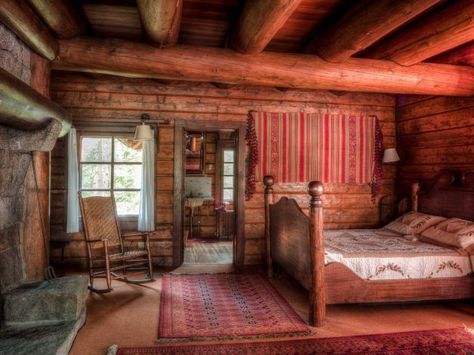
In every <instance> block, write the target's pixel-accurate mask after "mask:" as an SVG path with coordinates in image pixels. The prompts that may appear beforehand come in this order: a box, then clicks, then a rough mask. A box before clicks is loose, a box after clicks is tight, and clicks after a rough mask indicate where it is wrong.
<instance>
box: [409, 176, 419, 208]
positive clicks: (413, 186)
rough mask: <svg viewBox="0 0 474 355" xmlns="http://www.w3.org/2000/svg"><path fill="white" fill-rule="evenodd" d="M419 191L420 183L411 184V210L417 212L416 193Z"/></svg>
mask: <svg viewBox="0 0 474 355" xmlns="http://www.w3.org/2000/svg"><path fill="white" fill-rule="evenodd" d="M419 192H420V183H419V182H414V183H413V184H411V210H412V211H413V212H418V194H419Z"/></svg>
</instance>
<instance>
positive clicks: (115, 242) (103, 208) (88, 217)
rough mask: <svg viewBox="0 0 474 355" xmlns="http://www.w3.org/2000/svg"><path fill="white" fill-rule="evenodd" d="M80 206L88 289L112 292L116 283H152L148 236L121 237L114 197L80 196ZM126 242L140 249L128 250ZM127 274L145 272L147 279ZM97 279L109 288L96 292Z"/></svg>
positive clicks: (139, 233) (131, 235)
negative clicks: (136, 243)
mask: <svg viewBox="0 0 474 355" xmlns="http://www.w3.org/2000/svg"><path fill="white" fill-rule="evenodd" d="M79 204H80V207H81V214H82V224H83V226H84V236H85V241H86V245H87V256H88V263H89V277H90V286H89V289H90V290H91V291H94V292H100V293H105V292H110V291H112V280H113V279H118V280H121V281H125V282H130V283H144V282H150V281H153V266H152V261H151V253H150V241H149V234H148V233H141V232H137V233H127V234H122V233H121V231H120V226H119V223H118V218H117V211H116V207H115V201H114V198H113V197H102V196H93V197H82V195H81V193H80V192H79ZM124 241H134V242H138V245H139V247H136V248H135V249H133V248H125V247H124ZM140 242H141V243H140ZM140 244H141V245H142V246H141V247H140ZM127 270H133V271H134V274H136V273H137V271H141V272H143V271H145V272H146V273H147V274H148V275H147V277H146V278H144V279H138V280H137V279H129V278H128V276H130V275H131V274H128V275H127ZM120 271H121V273H120V274H117V272H120ZM94 278H105V279H106V282H107V288H105V289H98V288H95V287H94Z"/></svg>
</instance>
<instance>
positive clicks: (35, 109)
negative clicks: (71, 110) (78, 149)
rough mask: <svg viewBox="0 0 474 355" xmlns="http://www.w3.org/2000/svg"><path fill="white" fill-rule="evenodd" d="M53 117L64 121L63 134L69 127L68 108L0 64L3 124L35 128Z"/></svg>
mask: <svg viewBox="0 0 474 355" xmlns="http://www.w3.org/2000/svg"><path fill="white" fill-rule="evenodd" d="M51 119H56V120H58V121H60V122H61V124H62V130H61V134H60V135H61V136H63V135H65V134H66V133H67V132H68V131H69V128H70V127H71V123H70V122H69V118H68V113H67V112H66V110H64V109H63V108H61V107H60V106H59V105H58V104H56V103H54V102H53V101H51V100H50V99H48V98H46V97H45V96H43V95H42V94H40V93H38V92H37V91H36V90H34V89H32V88H31V87H30V86H28V85H27V84H25V83H24V82H22V81H21V80H19V79H17V78H16V77H14V76H13V75H12V74H10V73H8V72H7V71H5V70H3V69H1V68H0V124H5V125H7V126H13V127H18V128H22V129H35V128H41V127H44V126H46V125H47V124H48V123H49V122H50V120H51Z"/></svg>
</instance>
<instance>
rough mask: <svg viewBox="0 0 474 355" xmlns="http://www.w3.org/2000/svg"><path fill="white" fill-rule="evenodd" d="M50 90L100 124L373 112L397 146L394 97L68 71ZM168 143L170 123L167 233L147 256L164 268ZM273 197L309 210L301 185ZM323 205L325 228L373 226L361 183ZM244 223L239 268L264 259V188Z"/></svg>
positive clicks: (57, 225)
mask: <svg viewBox="0 0 474 355" xmlns="http://www.w3.org/2000/svg"><path fill="white" fill-rule="evenodd" d="M52 92H53V99H54V100H55V101H56V102H57V103H58V104H60V105H61V106H63V107H64V108H66V109H67V110H69V111H70V112H71V113H72V115H73V118H74V122H76V123H77V122H81V123H88V122H89V123H91V124H93V123H97V122H101V121H103V122H115V123H116V124H117V125H119V124H120V123H122V122H127V121H130V120H135V121H136V120H137V118H138V117H139V115H140V114H141V113H142V112H148V113H150V115H151V116H152V118H169V119H171V120H172V122H173V120H174V119H184V120H234V121H245V120H246V118H247V112H248V111H249V110H261V111H293V112H294V111H307V112H328V113H353V114H364V115H368V114H374V115H377V116H378V117H379V119H380V121H381V126H382V130H383V133H384V136H385V146H386V147H393V146H394V145H395V98H394V96H392V95H383V94H361V93H345V94H342V93H334V92H329V91H314V90H280V89H273V88H264V87H240V86H221V85H213V84H208V83H184V82H172V83H166V82H161V81H158V80H151V79H127V78H117V77H107V76H87V75H84V74H72V73H70V74H67V73H57V74H55V75H54V77H53V80H52ZM173 139H174V129H173V123H172V124H171V126H162V127H161V128H160V136H159V152H158V161H157V167H156V174H157V178H156V181H157V182H156V186H157V197H156V201H157V210H156V213H157V224H159V225H161V226H166V227H168V229H169V231H168V232H166V233H163V232H160V233H159V238H160V241H159V242H156V243H154V244H155V246H154V247H153V254H154V256H155V257H157V259H158V260H157V261H159V262H160V263H165V264H168V265H169V264H171V260H172V259H171V257H172V254H171V252H172V239H171V238H172V234H171V230H172V223H173V149H174V146H173ZM63 149H64V146H63V145H61V143H59V145H58V147H57V148H56V149H55V152H54V155H53V166H52V169H53V179H52V185H53V186H52V188H53V191H52V192H53V194H52V211H51V214H52V218H51V220H52V221H53V222H52V223H54V224H53V225H52V228H51V229H52V232H53V234H58V233H59V234H61V233H62V230H63V224H64V196H65V187H64V160H63V157H64V151H63ZM384 172H385V177H384V180H383V182H382V184H383V186H382V195H384V194H391V193H393V191H394V185H395V168H394V167H393V166H392V167H391V166H385V167H384ZM275 192H276V196H277V197H278V196H279V195H282V194H285V195H286V194H291V195H292V196H293V197H295V198H296V199H297V201H298V202H299V203H300V205H301V206H302V207H304V208H305V209H307V206H308V203H309V201H308V195H307V193H306V184H285V185H280V186H275ZM324 202H325V205H326V208H325V222H326V224H327V225H328V226H329V227H331V228H350V227H361V228H362V227H370V226H374V225H377V223H378V221H379V212H378V204H376V205H373V204H372V202H371V197H370V188H369V187H368V186H367V185H365V186H348V185H327V186H326V187H325V195H324ZM245 223H246V225H245V233H246V244H245V263H246V264H255V263H261V262H262V261H263V256H264V239H263V237H264V236H263V229H264V210H263V184H262V183H259V184H258V186H257V193H256V194H255V196H254V197H253V198H252V199H251V200H250V201H249V202H247V203H246V205H245ZM76 237H77V236H76ZM78 243H79V242H78ZM81 248H83V247H81ZM66 256H67V258H68V259H69V258H70V259H69V260H72V259H79V260H84V257H85V253H82V254H81V253H80V249H72V247H71V249H70V250H67V251H66Z"/></svg>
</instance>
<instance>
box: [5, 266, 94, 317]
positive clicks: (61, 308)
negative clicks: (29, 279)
mask: <svg viewBox="0 0 474 355" xmlns="http://www.w3.org/2000/svg"><path fill="white" fill-rule="evenodd" d="M88 282H89V280H88V278H87V277H86V276H83V275H74V276H66V277H60V278H57V279H53V280H51V281H43V282H41V283H38V284H34V285H25V286H22V287H19V288H17V289H15V290H13V291H11V292H9V293H7V294H5V295H4V305H3V317H4V324H5V325H6V326H16V325H34V324H52V323H57V322H62V321H73V320H76V319H78V318H79V317H80V315H81V313H82V312H83V311H84V308H85V302H86V298H87V295H88V289H87V286H88Z"/></svg>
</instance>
